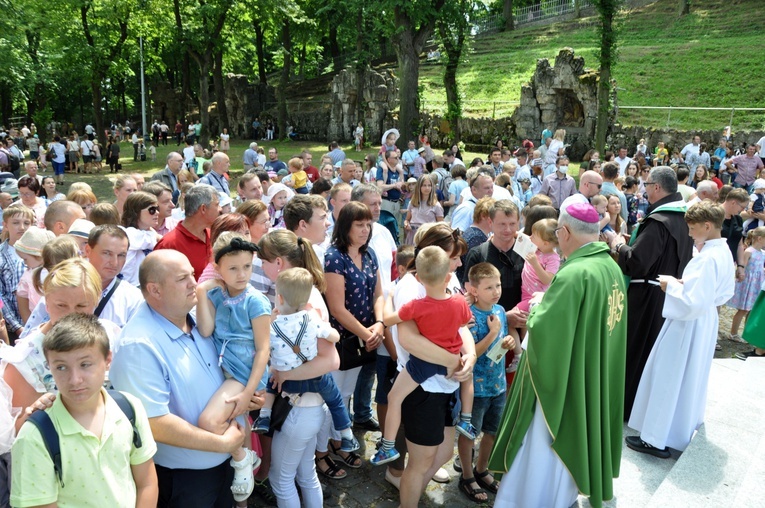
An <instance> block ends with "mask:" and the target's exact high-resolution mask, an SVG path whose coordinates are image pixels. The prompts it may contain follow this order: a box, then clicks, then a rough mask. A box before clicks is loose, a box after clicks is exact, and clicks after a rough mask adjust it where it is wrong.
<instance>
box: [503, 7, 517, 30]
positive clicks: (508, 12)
mask: <svg viewBox="0 0 765 508" xmlns="http://www.w3.org/2000/svg"><path fill="white" fill-rule="evenodd" d="M502 16H503V17H504V18H505V31H510V30H513V29H514V28H515V26H514V24H513V0H504V2H502Z"/></svg>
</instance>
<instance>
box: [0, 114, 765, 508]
mask: <svg viewBox="0 0 765 508" xmlns="http://www.w3.org/2000/svg"><path fill="white" fill-rule="evenodd" d="M162 124H164V122H162V123H159V124H158V126H159V127H160V129H159V134H158V137H157V138H156V139H157V142H158V143H159V142H164V140H165V139H166V136H165V134H166V132H165V131H163V130H162V128H161V126H162ZM29 135H32V134H31V132H30V133H29ZM565 135H566V133H565V131H562V130H558V131H556V132H551V131H550V130H547V129H546V130H545V131H544V132H543V133H542V139H541V143H539V146H540V148H535V146H534V144H533V143H532V142H530V141H525V142H524V143H523V146H522V147H520V148H518V149H516V150H510V149H508V148H505V147H504V146H502V144H501V142H500V143H498V144H497V146H496V147H493V148H492V149H491V150H490V151H489V153H488V154H487V158H486V160H485V161H484V160H482V159H480V158H476V159H475V160H473V161H471V162H470V163H469V164H467V165H466V164H465V163H464V162H463V160H462V154H461V151H460V147H459V146H456V145H455V146H453V147H451V148H449V149H447V150H444V151H443V152H442V153H441V154H440V155H437V154H436V153H435V151H434V150H433V148H432V147H431V146H430V144H429V143H428V138H427V136H422V137H421V138H419V139H417V140H409V141H407V143H406V147H407V149H406V150H403V151H402V150H400V149H399V148H398V146H403V144H402V143H400V142H399V141H400V140H399V139H398V138H399V133H398V131H397V130H396V129H389V130H388V131H386V132H385V134H384V135H383V137H382V139H381V140H380V141H381V144H380V149H379V151H377V153H375V154H369V155H368V156H367V157H366V158H365V159H364V161H363V162H356V161H354V160H353V159H352V158H350V157H348V156H346V154H345V152H344V150H343V149H342V148H341V147H340V146H339V144H338V143H336V142H332V143H330V145H329V146H328V150H327V153H326V154H323V155H322V156H321V159H320V160H319V161H318V164H316V165H314V158H313V155H312V154H311V153H310V152H309V151H303V152H301V153H300V154H297V155H294V156H292V157H289V158H288V159H286V160H285V161H282V160H280V155H279V152H278V150H277V149H276V148H274V147H270V148H268V149H267V150H265V149H264V148H263V147H260V146H259V145H258V144H257V142H253V143H251V144H250V145H249V147H248V148H247V150H246V151H245V153H244V155H243V159H242V161H241V163H242V165H243V168H244V170H245V172H244V174H243V175H242V176H241V177H240V178H239V180H238V182H237V183H236V188H235V194H236V197H235V198H233V197H232V189H231V186H233V183H232V185H231V186H230V184H229V174H228V173H229V170H230V167H231V166H232V161H231V160H230V158H229V156H228V155H227V153H226V151H225V150H223V146H222V144H221V146H219V150H216V151H214V153H212V154H209V156H207V155H206V154H204V152H203V151H200V150H201V147H200V146H198V145H197V144H196V143H195V139H194V136H193V135H191V128H189V130H188V132H187V133H186V136H185V139H184V143H185V145H186V148H185V149H184V150H183V153H180V152H170V153H169V154H168V155H167V158H166V165H165V167H164V168H163V169H162V170H160V171H158V172H156V173H154V174H153V175H152V176H151V177H150V178H148V179H147V178H146V177H144V175H142V174H137V173H136V174H120V175H118V177H117V178H116V180H115V183H114V196H115V200H114V202H113V203H105V202H98V200H97V198H96V196H95V195H94V193H93V191H92V189H90V188H89V186H88V185H87V184H84V183H81V182H77V183H75V184H73V185H72V186H71V187H70V189H69V193H68V194H67V195H64V194H62V193H59V192H57V186H56V184H57V183H58V181H57V179H55V178H51V177H49V176H46V177H41V176H40V175H38V174H37V169H38V166H37V163H36V162H35V160H34V158H33V157H32V155H31V153H30V155H29V157H30V158H31V159H32V160H27V161H25V162H23V164H22V166H21V167H23V169H24V171H25V172H26V175H24V176H23V177H22V178H20V179H19V180H18V190H19V192H18V194H19V196H18V200H16V201H14V200H13V197H12V196H10V195H8V194H0V207H2V214H3V220H2V227H3V232H2V235H3V237H2V238H3V242H2V244H0V296H1V297H2V316H3V319H2V321H0V335H2V341H3V344H2V346H0V359H1V360H2V363H1V364H0V365H2V373H3V376H2V382H1V383H0V394H2V398H0V401H2V403H3V406H4V411H3V412H2V415H1V416H0V423H1V424H2V427H0V436H2V437H3V438H2V439H1V440H0V505H1V504H3V503H5V504H6V505H7V504H8V503H9V502H10V504H11V505H13V506H19V507H22V506H39V505H48V504H54V503H57V504H58V505H60V506H66V505H77V506H104V505H105V504H108V505H113V506H178V507H181V506H183V507H188V506H199V507H210V506H216V507H217V506H219V507H226V508H228V507H230V506H232V505H233V504H236V505H237V506H246V504H247V499H248V498H249V497H250V496H251V495H253V493H257V494H258V495H260V496H263V497H265V498H266V499H268V500H269V501H272V502H275V503H276V504H277V505H278V506H280V507H298V506H303V505H304V506H309V507H319V506H322V505H323V502H324V494H323V492H322V487H321V483H320V482H319V475H322V476H324V477H325V478H327V479H328V480H331V481H337V480H341V479H343V478H345V477H347V476H348V475H353V470H354V469H358V468H360V467H362V465H363V464H364V463H365V462H366V461H368V462H369V463H371V464H372V465H373V466H380V467H385V479H386V481H387V482H388V483H390V484H391V485H392V486H393V487H395V488H396V489H397V490H398V492H399V498H400V505H401V506H402V507H415V506H417V505H418V503H419V501H420V498H421V497H422V495H423V492H424V491H425V488H426V486H427V484H428V482H430V481H442V482H443V481H447V480H448V477H449V475H448V473H446V471H445V470H444V469H443V466H444V465H445V464H446V463H447V462H449V461H450V460H452V459H454V468H455V469H456V470H458V471H459V472H460V479H459V482H458V488H459V490H460V492H462V493H463V494H464V495H465V496H466V498H468V499H470V500H472V501H476V502H492V501H493V503H494V506H498V507H505V506H507V507H510V506H545V507H548V506H549V507H553V506H555V507H557V506H561V507H568V506H570V505H571V504H572V503H574V502H575V501H576V498H577V496H578V495H579V494H580V493H581V494H584V495H586V496H588V497H589V498H590V501H591V503H592V505H593V506H600V505H601V504H602V501H603V500H607V499H610V498H611V497H613V478H614V477H616V476H618V474H619V465H620V460H621V454H622V439H623V436H622V425H623V422H624V421H627V422H628V425H629V427H631V428H632V429H634V430H635V431H637V432H638V434H636V435H632V436H629V437H627V439H626V443H627V446H628V447H629V448H631V449H632V450H635V451H636V452H640V453H646V454H650V455H652V456H655V457H657V458H666V457H669V456H670V448H671V449H675V450H679V451H683V450H684V449H685V448H686V447H687V446H688V444H689V443H690V441H691V438H692V436H693V433H694V431H695V430H696V429H697V428H698V426H699V425H700V424H701V423H702V422H703V418H704V406H705V401H706V385H707V382H708V376H709V370H710V368H711V361H712V358H713V355H714V350H715V347H716V345H717V340H718V323H719V321H718V310H717V308H718V307H720V306H723V305H726V304H727V305H728V306H731V307H733V308H734V309H736V314H735V317H734V320H733V324H732V329H731V330H730V333H729V334H725V335H724V336H725V337H726V338H727V339H729V340H732V341H736V342H748V343H750V344H752V346H754V347H753V349H752V350H751V351H748V352H745V353H742V354H740V358H741V359H742V360H745V359H747V358H748V357H750V356H755V355H756V356H762V355H765V341H763V339H762V337H763V334H762V329H761V325H760V323H761V322H763V320H762V316H765V292H763V291H762V290H763V282H765V265H763V263H765V253H764V252H763V250H762V249H763V248H764V247H765V178H763V177H765V175H761V174H760V173H761V170H762V169H763V161H762V160H761V159H760V157H759V156H757V154H755V152H756V151H757V150H760V155H762V154H763V151H762V150H763V149H764V147H763V146H762V145H759V146H756V145H751V146H750V147H747V150H746V152H745V153H743V154H741V155H736V156H732V157H729V158H721V159H720V161H716V159H714V158H712V159H710V160H708V161H707V160H705V158H704V157H703V154H704V153H705V152H704V149H703V148H702V146H703V145H701V144H700V143H699V142H698V140H697V139H694V140H693V141H692V142H691V143H690V144H689V146H688V147H685V148H684V149H683V150H682V151H681V152H680V157H681V158H680V159H679V160H678V161H677V162H673V163H672V164H671V165H667V162H668V161H667V160H666V156H667V155H666V149H665V148H664V147H662V146H660V147H657V150H655V151H652V152H650V154H649V149H648V147H646V146H645V144H644V143H641V144H640V145H639V146H638V147H637V148H636V149H635V152H634V153H635V155H634V156H633V157H628V156H627V152H628V149H627V148H618V149H617V150H616V151H615V153H610V152H609V153H606V154H604V156H603V158H601V157H600V154H599V153H597V152H595V151H590V152H588V154H587V157H586V159H587V160H586V161H585V162H584V163H583V164H582V167H581V169H580V170H579V175H578V182H577V181H576V180H575V179H574V178H573V177H572V176H571V175H570V173H571V171H570V170H569V164H570V161H569V159H568V157H567V155H566V150H567V146H566V145H565ZM6 138H7V137H6ZM89 138H90V136H89V135H88V134H86V135H84V136H83V140H82V141H80V150H82V143H84V142H85V141H87V140H89ZM226 141H228V140H226ZM178 142H179V143H180V139H179V140H178ZM762 142H763V140H760V143H762ZM56 143H57V142H54V145H55V144H56ZM358 145H362V143H361V142H359V143H358V144H357V146H358ZM641 145H642V146H641ZM29 148H30V152H31V147H29ZM266 154H267V155H266ZM23 155H24V154H23V152H22V156H23ZM38 155H39V154H38ZM317 158H318V157H317ZM22 160H23V159H22ZM705 162H706V163H705ZM715 162H720V165H719V167H718V169H717V170H715V168H714V163H715ZM55 164H59V163H58V162H56V160H55V158H54V169H55V168H56V167H57V166H55ZM61 164H63V162H62V163H61ZM235 164H236V165H238V164H239V161H236V163H235ZM694 164H695V166H694ZM721 168H725V169H721ZM722 173H725V174H722ZM58 174H59V173H58V172H57V173H56V175H58ZM61 175H63V169H62V170H61ZM726 175H727V177H726ZM744 319H746V324H745V325H744V326H743V329H742V328H741V324H742V322H743V321H744ZM739 332H740V333H739ZM718 346H719V345H718ZM114 390H118V391H114ZM120 394H123V395H120ZM373 402H374V404H373ZM46 418H47V419H48V422H49V423H50V424H51V425H52V427H50V428H48V430H45V426H44V423H45V421H46ZM27 422H28V423H27ZM51 422H52V423H51ZM51 428H52V430H50V429H51ZM354 431H355V434H354ZM377 431H379V432H380V436H379V440H378V442H377V449H376V450H372V451H370V452H369V453H367V454H366V455H365V456H360V455H359V453H357V452H358V451H359V449H360V446H359V441H358V439H357V436H358V435H359V434H360V433H365V432H377ZM111 437H113V439H107V438H111ZM52 439H55V440H56V442H57V444H58V445H60V450H61V452H60V454H59V455H58V459H56V456H55V454H51V453H50V452H49V451H48V450H49V449H50V446H49V445H50V443H51V440H52ZM107 442H108V445H107V444H106V443H107ZM455 455H456V456H455ZM57 460H58V462H57ZM96 485H97V487H96ZM94 489H96V490H94Z"/></svg>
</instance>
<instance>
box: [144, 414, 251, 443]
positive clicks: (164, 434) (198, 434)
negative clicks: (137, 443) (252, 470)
mask: <svg viewBox="0 0 765 508" xmlns="http://www.w3.org/2000/svg"><path fill="white" fill-rule="evenodd" d="M149 426H150V427H151V433H152V434H153V435H154V440H155V441H156V442H158V443H164V444H167V445H170V446H177V447H179V448H189V449H191V450H199V451H203V452H215V453H232V452H234V451H236V450H237V449H238V448H240V447H241V446H242V443H243V442H244V432H243V431H242V429H241V428H240V427H239V424H238V423H236V421H234V420H232V421H231V424H230V425H229V427H228V428H227V429H226V432H224V433H223V435H220V436H219V435H217V434H214V433H212V432H207V431H206V430H202V429H200V428H199V427H195V426H194V425H192V424H190V423H189V422H187V421H186V420H184V419H183V418H181V417H180V416H176V415H174V414H171V413H167V414H164V415H162V416H155V417H154V418H149Z"/></svg>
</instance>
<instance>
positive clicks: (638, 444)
mask: <svg viewBox="0 0 765 508" xmlns="http://www.w3.org/2000/svg"><path fill="white" fill-rule="evenodd" d="M624 440H625V441H626V442H627V446H628V447H630V448H632V449H633V450H635V451H636V452H640V453H647V454H648V455H653V456H654V457H659V458H660V459H668V458H669V457H670V456H671V455H672V454H671V453H669V449H667V448H663V449H659V448H656V447H655V446H651V445H650V444H648V443H646V442H645V441H643V440H642V439H640V436H627V437H626V438H625V439H624Z"/></svg>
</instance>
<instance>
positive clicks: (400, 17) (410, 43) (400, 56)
mask: <svg viewBox="0 0 765 508" xmlns="http://www.w3.org/2000/svg"><path fill="white" fill-rule="evenodd" d="M442 5H443V4H442V3H440V4H439V5H437V6H435V7H436V11H438V10H439V9H440V7H441V6H442ZM394 18H395V22H396V25H397V26H398V27H399V31H398V32H397V33H396V34H395V35H394V36H393V41H394V45H395V47H396V57H397V60H398V75H399V89H398V97H399V114H398V128H399V132H400V133H401V137H400V138H399V140H398V147H399V148H400V149H401V150H402V151H403V150H406V146H407V144H408V142H409V141H410V140H414V139H416V138H417V135H418V134H419V133H420V100H419V93H418V92H419V90H418V85H419V82H420V53H422V48H423V46H424V45H425V42H426V41H427V40H428V39H429V38H430V36H431V35H433V29H434V27H435V20H428V21H424V22H423V23H422V24H421V25H420V27H419V28H417V29H415V28H414V27H413V26H412V20H411V18H410V17H409V16H408V15H407V14H406V13H405V12H403V11H402V10H401V9H399V8H396V9H395V10H394Z"/></svg>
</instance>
